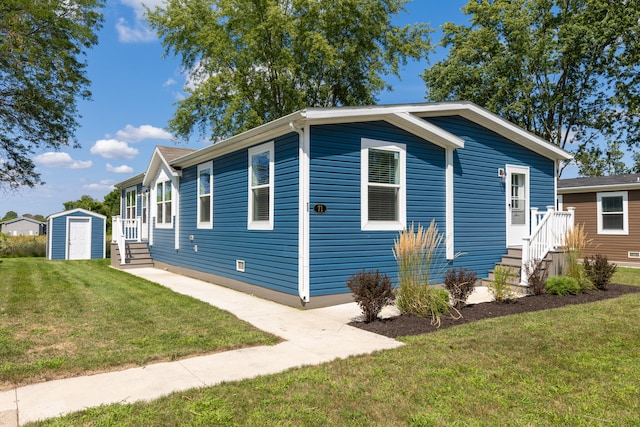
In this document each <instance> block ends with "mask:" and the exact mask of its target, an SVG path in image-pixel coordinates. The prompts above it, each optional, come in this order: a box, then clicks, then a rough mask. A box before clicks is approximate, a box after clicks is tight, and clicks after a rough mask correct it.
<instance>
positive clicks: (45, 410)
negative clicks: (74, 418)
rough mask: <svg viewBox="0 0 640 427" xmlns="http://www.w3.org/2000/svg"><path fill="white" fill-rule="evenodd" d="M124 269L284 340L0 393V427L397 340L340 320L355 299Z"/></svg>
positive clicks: (353, 312) (354, 309) (351, 312)
mask: <svg viewBox="0 0 640 427" xmlns="http://www.w3.org/2000/svg"><path fill="white" fill-rule="evenodd" d="M127 271H128V272H129V273H131V274H135V275H136V276H139V277H142V278H145V279H147V280H150V281H152V282H156V283H159V284H161V285H163V286H166V287H168V288H170V289H172V290H174V291H175V292H178V293H181V294H185V295H190V296H192V297H194V298H197V299H199V300H202V301H204V302H206V303H209V304H211V305H213V306H216V307H219V308H221V309H223V310H227V311H229V312H231V313H232V314H234V315H235V316H237V317H238V318H240V319H242V320H245V321H247V322H249V323H251V324H252V325H254V326H255V327H257V328H259V329H261V330H263V331H266V332H270V333H272V334H274V335H277V336H279V337H282V338H283V339H284V340H285V341H284V342H282V343H280V344H278V345H275V346H261V347H252V348H245V349H240V350H235V351H229V352H224V353H217V354H212V355H209V356H200V357H194V358H190V359H184V360H179V361H175V362H167V363H157V364H153V365H148V366H144V367H139V368H132V369H127V370H123V371H117V372H109V373H104V374H97V375H90V376H84V377H76V378H69V379H63V380H56V381H49V382H45V383H39V384H33V385H28V386H24V387H18V388H16V389H13V390H9V391H4V392H0V426H17V425H21V424H24V423H27V422H30V421H36V420H42V419H46V418H51V417H56V416H59V415H63V414H68V413H70V412H75V411H79V410H82V409H85V408H89V407H93V406H99V405H103V404H110V403H116V402H120V403H128V402H134V401H139V400H152V399H156V398H159V397H161V396H164V395H167V394H169V393H171V392H174V391H181V390H187V389H190V388H194V387H206V386H212V385H215V384H219V383H220V382H223V381H235V380H241V379H245V378H252V377H256V376H258V375H265V374H272V373H277V372H281V371H284V370H286V369H289V368H293V367H297V366H304V365H315V364H319V363H323V362H329V361H331V360H334V359H336V358H346V357H349V356H353V355H358V354H365V353H370V352H373V351H376V350H384V349H391V348H396V347H399V346H400V345H402V344H401V343H400V342H398V341H396V340H393V339H391V338H386V337H383V336H380V335H376V334H373V333H369V332H366V331H362V330H360V329H358V328H353V327H351V326H347V325H346V323H348V322H349V321H351V320H352V319H354V318H357V317H358V316H359V315H360V310H359V308H358V306H357V305H356V304H355V303H352V304H344V305H340V306H336V307H328V308H321V309H314V310H306V311H305V310H298V309H295V308H292V307H287V306H284V305H280V304H276V303H274V302H271V301H267V300H264V299H260V298H257V297H254V296H251V295H248V294H244V293H241V292H237V291H234V290H231V289H228V288H224V287H221V286H216V285H212V284H211V283H206V282H203V281H200V280H196V279H191V278H188V277H184V276H180V275H177V274H173V273H169V272H167V271H163V270H159V269H153V268H140V269H135V270H127Z"/></svg>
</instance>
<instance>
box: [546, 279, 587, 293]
mask: <svg viewBox="0 0 640 427" xmlns="http://www.w3.org/2000/svg"><path fill="white" fill-rule="evenodd" d="M545 290H546V291H547V293H548V294H552V295H560V296H563V295H568V294H571V295H575V294H577V293H579V292H581V291H582V287H581V286H580V284H579V283H578V281H577V280H576V279H574V278H573V277H569V276H554V277H550V278H549V280H547V284H546V285H545Z"/></svg>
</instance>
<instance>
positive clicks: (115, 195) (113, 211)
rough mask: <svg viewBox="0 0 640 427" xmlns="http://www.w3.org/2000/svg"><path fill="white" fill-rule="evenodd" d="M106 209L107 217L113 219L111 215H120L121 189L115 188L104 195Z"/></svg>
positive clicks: (103, 202)
mask: <svg viewBox="0 0 640 427" xmlns="http://www.w3.org/2000/svg"><path fill="white" fill-rule="evenodd" d="M102 204H103V206H104V210H105V211H106V212H107V213H106V214H105V215H107V218H108V219H109V221H111V217H113V216H117V215H120V190H118V189H117V188H114V189H113V190H112V191H111V192H110V193H109V194H107V195H106V196H104V200H103V201H102Z"/></svg>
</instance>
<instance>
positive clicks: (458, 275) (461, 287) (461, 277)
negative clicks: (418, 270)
mask: <svg viewBox="0 0 640 427" xmlns="http://www.w3.org/2000/svg"><path fill="white" fill-rule="evenodd" d="M477 280H478V274H477V273H476V272H475V271H472V270H468V271H467V270H466V269H464V268H460V269H458V270H456V269H455V268H452V269H450V270H447V272H446V273H445V274H444V287H445V289H446V290H447V291H449V293H450V294H451V300H452V304H453V306H454V307H455V308H460V307H462V306H463V305H464V304H465V303H466V302H467V298H469V295H471V293H472V292H473V288H474V285H475V283H476V281H477Z"/></svg>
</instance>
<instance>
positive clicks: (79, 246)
mask: <svg viewBox="0 0 640 427" xmlns="http://www.w3.org/2000/svg"><path fill="white" fill-rule="evenodd" d="M67 231H68V233H69V247H68V250H67V259H91V220H90V219H89V218H69V223H68V229H67Z"/></svg>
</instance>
